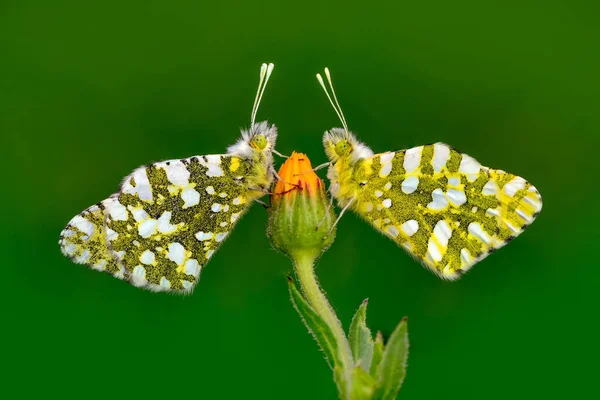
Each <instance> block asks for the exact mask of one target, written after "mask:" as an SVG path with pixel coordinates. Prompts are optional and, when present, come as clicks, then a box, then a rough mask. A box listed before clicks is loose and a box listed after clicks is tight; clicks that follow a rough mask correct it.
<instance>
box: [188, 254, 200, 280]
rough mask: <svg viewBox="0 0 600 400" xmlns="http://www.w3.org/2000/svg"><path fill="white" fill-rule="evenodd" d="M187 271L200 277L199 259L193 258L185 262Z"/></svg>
mask: <svg viewBox="0 0 600 400" xmlns="http://www.w3.org/2000/svg"><path fill="white" fill-rule="evenodd" d="M185 273H186V274H188V275H194V276H195V277H198V275H200V264H198V261H196V260H195V259H193V258H190V259H189V260H187V261H186V262H185Z"/></svg>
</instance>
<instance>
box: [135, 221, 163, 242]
mask: <svg viewBox="0 0 600 400" xmlns="http://www.w3.org/2000/svg"><path fill="white" fill-rule="evenodd" d="M157 222H158V221H157V220H155V219H147V220H145V221H143V222H141V223H140V224H139V226H138V233H139V235H140V236H141V237H143V238H147V237H150V236H151V235H152V234H153V233H154V230H155V229H156V224H157Z"/></svg>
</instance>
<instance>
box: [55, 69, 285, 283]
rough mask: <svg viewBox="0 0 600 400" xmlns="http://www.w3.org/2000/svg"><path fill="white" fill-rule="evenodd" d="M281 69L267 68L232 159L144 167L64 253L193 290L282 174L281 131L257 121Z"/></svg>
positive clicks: (76, 224) (66, 233)
mask: <svg viewBox="0 0 600 400" xmlns="http://www.w3.org/2000/svg"><path fill="white" fill-rule="evenodd" d="M273 68H274V66H273V64H269V65H267V64H263V65H262V66H261V69H260V81H259V85H258V90H257V93H256V97H255V99H254V106H253V108H252V114H251V123H250V128H249V129H248V130H242V132H241V138H240V139H239V140H238V141H237V142H236V143H235V144H234V145H232V146H230V147H229V148H228V149H227V153H226V154H214V155H200V156H193V157H190V158H184V159H180V160H169V161H161V162H157V163H153V164H150V165H146V166H142V167H140V168H137V169H136V170H135V171H133V172H132V173H131V174H130V175H128V176H127V177H125V179H124V180H123V183H122V184H121V187H120V189H119V191H118V192H117V193H115V194H113V195H112V196H110V197H109V198H107V199H105V200H103V201H101V202H99V203H98V204H96V205H93V206H91V207H89V208H87V209H86V210H84V211H83V212H82V213H80V214H79V215H76V216H75V217H74V218H73V219H71V221H70V222H69V223H68V224H67V226H66V228H65V229H64V230H63V231H62V232H61V234H60V240H59V244H60V247H61V250H62V253H63V254H64V255H65V256H67V257H69V258H71V259H72V260H73V261H74V262H75V263H77V264H84V265H87V266H89V267H91V268H93V269H95V270H98V271H104V272H107V273H110V274H112V275H113V276H115V277H116V278H118V279H122V280H125V281H127V282H129V283H131V284H132V285H134V286H137V287H141V288H145V289H149V290H151V291H171V292H178V293H184V294H187V293H190V292H191V291H192V290H193V288H194V287H195V285H196V284H197V282H198V279H199V277H200V272H201V270H202V268H203V267H204V266H205V265H206V264H207V263H208V261H209V260H210V259H211V257H212V256H213V254H214V252H215V251H217V249H218V248H219V246H220V245H221V244H222V243H223V241H224V240H225V238H226V237H227V236H228V235H229V233H230V232H231V230H232V229H233V227H234V226H235V224H236V223H237V222H238V221H239V219H240V218H241V216H242V215H243V214H244V213H245V212H246V211H247V210H248V209H249V208H250V205H251V204H252V202H253V201H255V200H256V201H258V198H259V197H261V196H263V195H264V194H265V193H266V192H267V191H268V188H269V187H270V186H271V183H272V181H273V179H274V177H275V176H276V175H277V174H276V172H275V170H274V168H273V153H277V152H276V151H275V148H274V147H275V140H276V138H277V128H276V127H275V125H272V124H269V123H268V122H266V121H265V122H260V123H255V118H256V112H257V110H258V106H259V104H260V101H261V99H262V95H263V93H264V90H265V87H266V85H267V82H268V80H269V77H270V75H271V72H272V71H273ZM277 154H279V153H277Z"/></svg>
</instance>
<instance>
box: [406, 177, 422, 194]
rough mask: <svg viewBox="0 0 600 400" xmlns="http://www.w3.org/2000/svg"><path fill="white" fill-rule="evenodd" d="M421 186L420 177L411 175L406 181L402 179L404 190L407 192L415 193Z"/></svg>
mask: <svg viewBox="0 0 600 400" xmlns="http://www.w3.org/2000/svg"><path fill="white" fill-rule="evenodd" d="M418 186H419V178H417V177H416V176H409V177H408V178H406V179H405V180H404V181H402V191H403V192H404V193H406V194H411V193H414V191H415V190H417V187H418Z"/></svg>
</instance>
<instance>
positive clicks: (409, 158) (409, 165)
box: [404, 146, 423, 173]
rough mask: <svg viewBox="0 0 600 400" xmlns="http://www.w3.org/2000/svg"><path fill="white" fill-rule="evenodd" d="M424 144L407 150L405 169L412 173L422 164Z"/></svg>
mask: <svg viewBox="0 0 600 400" xmlns="http://www.w3.org/2000/svg"><path fill="white" fill-rule="evenodd" d="M422 151H423V146H419V147H413V148H412V149H408V150H406V153H405V154H404V169H405V170H406V172H407V173H411V172H413V171H415V170H416V169H417V167H418V166H419V164H421V152H422Z"/></svg>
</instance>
